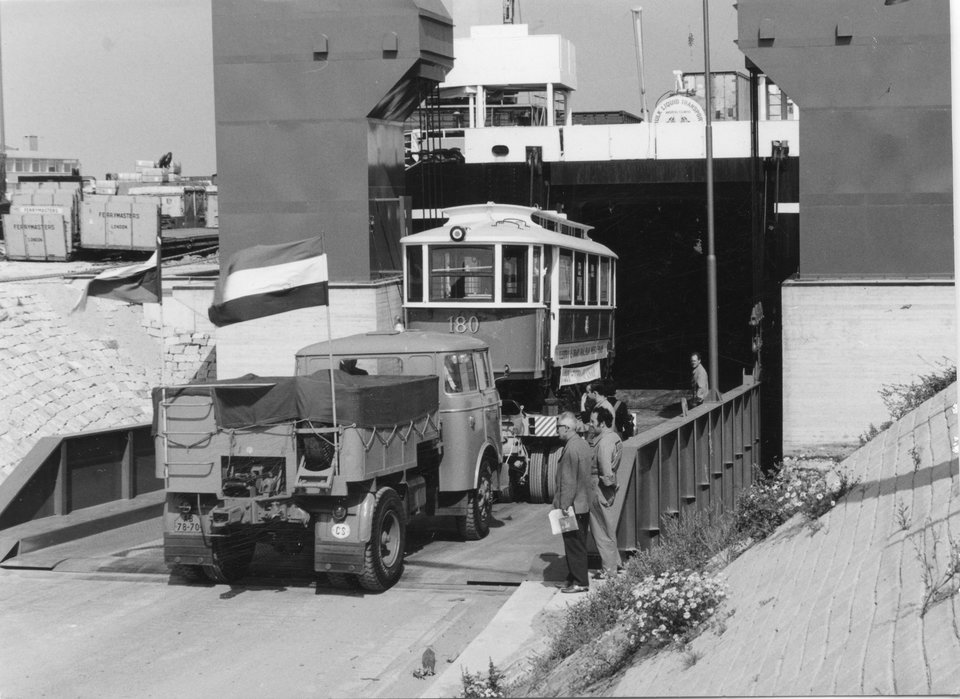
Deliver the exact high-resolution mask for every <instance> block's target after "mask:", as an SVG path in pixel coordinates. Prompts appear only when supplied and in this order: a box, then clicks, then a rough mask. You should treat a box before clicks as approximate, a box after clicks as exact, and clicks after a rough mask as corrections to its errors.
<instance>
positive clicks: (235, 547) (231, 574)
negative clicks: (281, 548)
mask: <svg viewBox="0 0 960 699" xmlns="http://www.w3.org/2000/svg"><path fill="white" fill-rule="evenodd" d="M256 546H257V542H256V540H254V539H253V538H250V537H241V536H237V535H236V534H235V535H233V536H225V537H218V538H216V539H214V540H213V542H212V546H211V552H212V554H213V562H212V563H209V564H207V563H205V564H204V565H203V572H204V573H206V575H207V577H208V578H210V579H211V580H212V581H213V582H217V583H233V582H237V581H238V580H240V579H242V578H243V577H244V576H245V575H246V574H247V570H249V568H250V563H251V562H252V561H253V552H254V549H255V548H256Z"/></svg>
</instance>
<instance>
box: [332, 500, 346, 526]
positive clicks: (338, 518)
mask: <svg viewBox="0 0 960 699" xmlns="http://www.w3.org/2000/svg"><path fill="white" fill-rule="evenodd" d="M346 518H347V508H346V507H344V506H343V505H342V504H338V505H337V506H336V507H334V508H333V521H334V522H342V521H343V520H345V519H346Z"/></svg>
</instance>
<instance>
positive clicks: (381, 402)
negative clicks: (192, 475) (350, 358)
mask: <svg viewBox="0 0 960 699" xmlns="http://www.w3.org/2000/svg"><path fill="white" fill-rule="evenodd" d="M333 375H334V382H335V384H334V388H335V389H336V399H337V423H339V424H340V425H361V426H364V427H386V426H390V425H396V424H398V423H405V422H409V421H411V420H415V419H417V418H420V417H423V416H424V415H426V414H427V413H430V412H433V411H436V410H437V408H438V405H439V402H438V397H437V396H438V393H439V392H438V390H437V381H438V379H437V377H436V376H355V375H352V374H347V373H346V372H343V371H340V370H335V371H334V372H333ZM183 395H193V396H211V397H212V398H213V409H214V419H215V420H216V424H217V426H218V427H220V428H224V429H241V428H246V427H256V426H265V425H273V424H277V423H281V422H289V421H291V420H311V421H313V422H319V423H326V424H333V400H332V391H331V386H330V373H329V372H328V371H319V372H317V373H315V374H307V375H304V376H256V375H254V374H247V375H245V376H241V377H240V378H236V379H226V380H221V381H212V382H208V383H202V384H185V385H183V386H167V387H158V388H154V389H153V434H154V435H156V434H158V433H159V424H158V423H159V416H160V410H159V408H160V401H161V400H163V399H164V397H165V398H166V399H167V400H170V399H172V398H176V397H177V396H183Z"/></svg>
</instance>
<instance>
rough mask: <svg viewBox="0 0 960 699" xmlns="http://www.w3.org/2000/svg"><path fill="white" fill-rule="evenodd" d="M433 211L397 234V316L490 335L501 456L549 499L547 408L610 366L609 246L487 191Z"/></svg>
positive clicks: (551, 424)
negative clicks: (432, 224) (440, 219)
mask: <svg viewBox="0 0 960 699" xmlns="http://www.w3.org/2000/svg"><path fill="white" fill-rule="evenodd" d="M443 215H444V218H445V219H446V220H445V222H444V224H443V225H442V226H440V227H437V228H433V229H430V230H426V231H423V232H421V233H416V234H413V235H409V236H405V237H404V238H402V239H401V241H400V243H401V245H402V246H403V279H404V288H403V299H404V302H403V308H404V323H405V325H406V327H408V328H410V329H416V330H430V331H435V332H445V333H453V334H460V335H470V336H474V337H478V338H480V339H482V340H484V341H485V342H487V344H489V346H490V356H491V361H492V364H493V367H494V372H495V376H496V381H497V388H498V389H499V391H500V395H501V397H502V398H503V400H502V404H501V410H502V419H503V425H504V433H505V435H506V436H505V444H504V458H505V459H506V460H507V462H508V464H509V465H510V469H511V476H512V477H514V478H516V483H517V484H518V485H521V486H526V487H527V488H528V490H529V494H530V499H531V500H532V501H534V502H547V501H549V500H551V499H552V497H553V488H554V475H555V473H556V461H557V458H558V457H559V451H560V442H559V439H558V438H557V435H556V415H557V414H558V413H559V412H560V411H561V410H563V409H575V410H578V409H579V397H580V395H581V394H582V392H583V387H584V385H585V384H586V382H589V381H592V380H595V379H600V378H604V377H606V376H608V375H609V372H610V368H611V362H612V359H613V355H614V340H613V338H614V314H615V311H616V301H615V299H616V274H617V269H616V263H617V256H616V254H615V253H614V252H613V251H612V250H610V249H609V248H607V247H606V246H604V245H601V244H599V243H597V242H595V241H593V240H591V239H590V237H589V235H588V233H589V232H590V230H592V227H591V226H586V225H583V224H580V223H576V222H573V221H570V220H568V219H567V218H566V217H565V216H564V215H562V214H559V213H557V212H553V211H545V210H541V209H537V208H532V207H525V206H515V205H505V204H495V203H493V202H488V203H486V204H477V205H469V206H457V207H452V208H449V209H444V211H443Z"/></svg>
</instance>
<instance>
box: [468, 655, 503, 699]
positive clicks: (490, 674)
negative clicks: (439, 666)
mask: <svg viewBox="0 0 960 699" xmlns="http://www.w3.org/2000/svg"><path fill="white" fill-rule="evenodd" d="M460 676H461V678H462V679H463V691H462V692H461V694H460V696H461V697H463V698H464V699H481V698H482V697H491V698H493V697H505V696H506V693H505V692H504V687H503V673H502V672H501V671H500V670H498V669H497V666H496V665H494V664H493V660H492V659H491V660H490V667H489V668H488V669H487V676H486V677H484V676H483V673H482V672H476V673H472V674H471V673H469V672H467V671H466V670H461V671H460Z"/></svg>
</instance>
